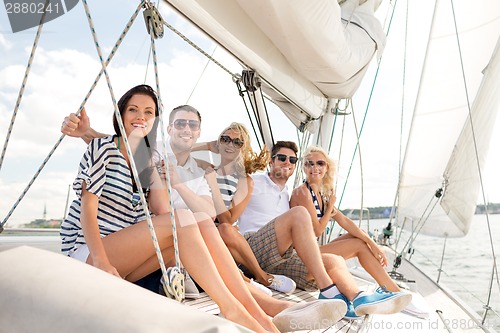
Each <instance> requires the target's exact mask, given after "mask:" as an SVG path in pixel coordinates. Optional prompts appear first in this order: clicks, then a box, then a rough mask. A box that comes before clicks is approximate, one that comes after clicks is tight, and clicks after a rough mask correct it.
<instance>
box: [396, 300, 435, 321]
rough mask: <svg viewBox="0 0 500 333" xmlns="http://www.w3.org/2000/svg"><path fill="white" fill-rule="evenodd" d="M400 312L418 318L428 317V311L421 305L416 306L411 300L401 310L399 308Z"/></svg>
mask: <svg viewBox="0 0 500 333" xmlns="http://www.w3.org/2000/svg"><path fill="white" fill-rule="evenodd" d="M401 312H402V313H406V314H407V315H410V316H414V317H417V318H420V319H427V318H429V311H428V310H427V309H425V308H423V307H419V306H417V305H416V304H415V302H414V301H413V300H412V301H411V302H410V304H408V305H407V306H406V307H405V308H404V309H403V310H401Z"/></svg>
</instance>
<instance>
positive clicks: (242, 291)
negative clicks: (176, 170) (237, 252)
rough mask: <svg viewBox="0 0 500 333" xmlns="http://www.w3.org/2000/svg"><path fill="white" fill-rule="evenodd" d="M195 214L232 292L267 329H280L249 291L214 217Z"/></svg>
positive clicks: (215, 260)
mask: <svg viewBox="0 0 500 333" xmlns="http://www.w3.org/2000/svg"><path fill="white" fill-rule="evenodd" d="M195 216H196V219H197V220H198V226H199V228H200V231H201V235H202V236H203V239H204V240H205V244H206V245H207V247H208V250H209V251H210V253H211V254H212V258H213V261H214V262H215V265H216V266H217V269H218V270H219V274H220V276H221V277H222V279H223V280H224V283H225V285H226V286H227V288H229V290H230V291H231V293H232V294H233V295H234V296H235V297H236V298H237V299H238V300H239V301H240V303H241V304H243V306H244V307H245V308H246V309H247V310H248V312H249V313H250V314H251V315H252V316H253V318H255V319H256V320H257V321H258V322H259V323H260V324H261V325H262V326H263V327H264V328H265V329H266V330H268V331H274V332H278V329H277V328H276V327H275V326H274V324H273V323H272V321H271V320H270V319H269V317H268V316H267V315H266V313H265V312H264V311H263V310H262V309H261V308H260V307H259V305H258V304H257V302H256V301H255V299H254V298H253V297H252V295H251V294H250V292H249V291H248V288H247V287H246V286H245V282H244V281H243V278H242V276H241V273H240V271H239V269H238V267H237V266H236V264H235V262H234V260H233V257H232V256H231V253H230V252H229V250H228V249H227V247H226V245H225V244H224V242H223V241H222V238H221V237H220V235H219V232H218V231H217V228H216V227H215V225H214V223H213V221H212V219H211V218H210V217H209V216H208V215H207V214H203V213H195ZM188 271H189V270H188ZM189 273H190V274H191V271H189ZM192 276H193V278H194V279H195V280H196V281H197V282H198V280H197V279H196V276H195V275H194V274H192Z"/></svg>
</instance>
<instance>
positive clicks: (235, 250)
mask: <svg viewBox="0 0 500 333" xmlns="http://www.w3.org/2000/svg"><path fill="white" fill-rule="evenodd" d="M217 229H218V230H219V234H220V236H221V237H222V240H223V241H224V243H225V244H226V246H227V248H228V249H229V252H230V253H231V255H232V257H233V258H234V260H235V261H236V262H237V263H238V264H242V265H243V266H245V267H246V268H247V269H248V270H249V271H250V272H251V273H252V274H253V275H254V277H255V280H256V281H257V282H259V283H260V284H262V285H264V286H269V285H270V284H271V281H270V279H272V276H271V275H269V274H268V273H266V272H265V271H264V270H263V269H262V268H261V267H260V265H259V263H258V262H257V258H255V255H254V254H253V251H252V249H251V248H250V245H249V244H248V242H247V241H246V239H245V237H243V236H242V235H241V234H240V233H239V232H238V230H237V229H236V228H235V227H233V226H232V225H229V224H228V223H221V224H220V225H219V227H218V228H217Z"/></svg>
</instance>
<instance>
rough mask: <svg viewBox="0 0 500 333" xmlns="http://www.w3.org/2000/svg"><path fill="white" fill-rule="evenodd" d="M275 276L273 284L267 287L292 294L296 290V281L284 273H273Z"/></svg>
mask: <svg viewBox="0 0 500 333" xmlns="http://www.w3.org/2000/svg"><path fill="white" fill-rule="evenodd" d="M271 276H272V277H273V279H272V281H271V284H270V285H268V286H267V288H270V289H274V290H276V291H280V292H282V293H285V294H291V293H293V292H294V291H295V288H296V285H295V281H293V280H292V279H290V278H289V277H286V276H284V275H271Z"/></svg>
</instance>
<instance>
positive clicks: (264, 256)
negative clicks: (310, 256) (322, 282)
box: [244, 220, 318, 290]
mask: <svg viewBox="0 0 500 333" xmlns="http://www.w3.org/2000/svg"><path fill="white" fill-rule="evenodd" d="M274 221H275V220H272V221H271V222H269V223H268V224H266V225H265V226H263V227H262V228H260V229H259V230H258V231H255V232H247V233H245V235H244V237H245V239H246V240H247V242H248V244H250V247H251V248H252V251H253V253H254V254H255V257H256V258H257V261H258V262H259V265H260V267H261V268H262V269H263V270H264V271H266V272H267V273H270V274H279V275H285V276H287V277H289V278H291V279H292V280H294V281H295V283H296V284H297V287H299V288H301V289H304V290H317V289H318V287H317V286H316V282H315V281H314V280H307V275H308V270H307V268H306V266H305V265H304V263H303V262H302V260H301V259H300V258H299V256H298V254H297V252H296V251H295V249H294V248H293V245H292V246H290V247H289V248H288V249H287V250H286V251H285V253H284V254H283V256H281V255H280V254H279V252H278V242H277V240H276V231H275V229H274Z"/></svg>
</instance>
